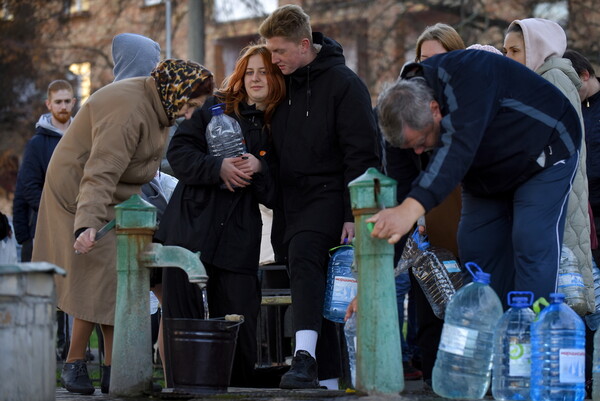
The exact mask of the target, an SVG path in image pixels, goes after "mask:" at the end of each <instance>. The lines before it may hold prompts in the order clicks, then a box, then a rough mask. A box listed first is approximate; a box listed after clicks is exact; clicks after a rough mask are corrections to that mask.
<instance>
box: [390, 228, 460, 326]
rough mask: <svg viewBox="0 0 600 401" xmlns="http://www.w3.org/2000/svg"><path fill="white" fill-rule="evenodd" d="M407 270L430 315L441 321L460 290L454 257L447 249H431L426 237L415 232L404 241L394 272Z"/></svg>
mask: <svg viewBox="0 0 600 401" xmlns="http://www.w3.org/2000/svg"><path fill="white" fill-rule="evenodd" d="M409 268H412V272H413V275H414V277H415V279H416V281H417V283H419V286H420V287H421V289H422V290H423V293H424V294H425V297H427V300H428V301H429V304H430V305H431V309H432V310H433V313H434V314H435V315H436V316H437V317H438V318H439V319H444V315H445V312H446V306H447V304H448V302H449V301H450V299H451V298H452V296H453V295H454V294H455V293H456V290H458V289H459V288H461V287H462V286H463V273H462V271H461V268H460V265H459V263H458V261H457V260H456V257H455V256H454V255H453V254H452V252H450V251H449V250H447V249H443V248H438V247H434V246H431V245H430V244H429V242H428V241H427V237H426V236H425V235H423V234H420V233H419V231H418V229H416V230H415V231H414V232H413V234H412V236H410V237H409V238H408V240H407V241H406V245H405V247H404V250H403V252H402V256H401V258H400V260H399V261H398V266H397V271H398V272H401V271H404V270H408V269H409Z"/></svg>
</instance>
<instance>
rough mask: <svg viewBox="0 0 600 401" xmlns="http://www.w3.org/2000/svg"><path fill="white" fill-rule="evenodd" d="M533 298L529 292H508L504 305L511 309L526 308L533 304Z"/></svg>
mask: <svg viewBox="0 0 600 401" xmlns="http://www.w3.org/2000/svg"><path fill="white" fill-rule="evenodd" d="M533 297H534V295H533V292H531V291H510V292H509V293H508V294H507V295H506V303H507V304H508V305H509V306H511V307H512V306H514V307H517V308H526V307H528V306H531V304H533Z"/></svg>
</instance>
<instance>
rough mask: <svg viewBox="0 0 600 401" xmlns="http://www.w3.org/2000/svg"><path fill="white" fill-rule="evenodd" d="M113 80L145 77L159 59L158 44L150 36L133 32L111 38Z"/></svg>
mask: <svg viewBox="0 0 600 401" xmlns="http://www.w3.org/2000/svg"><path fill="white" fill-rule="evenodd" d="M112 56H113V61H114V62H115V67H114V69H113V74H114V75H115V82H116V81H120V80H122V79H125V78H133V77H145V76H148V75H150V71H152V69H153V68H154V67H156V64H158V62H159V61H160V46H159V45H158V43H156V42H155V41H153V40H152V39H150V38H147V37H145V36H142V35H138V34H135V33H121V34H119V35H117V36H115V37H114V38H113V42H112Z"/></svg>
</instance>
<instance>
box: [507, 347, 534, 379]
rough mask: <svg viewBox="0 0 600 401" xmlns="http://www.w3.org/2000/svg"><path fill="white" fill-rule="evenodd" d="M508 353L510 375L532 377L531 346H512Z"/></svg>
mask: <svg viewBox="0 0 600 401" xmlns="http://www.w3.org/2000/svg"><path fill="white" fill-rule="evenodd" d="M508 353H509V355H508V357H509V359H508V375H509V376H519V377H529V376H531V344H510V347H509V349H508Z"/></svg>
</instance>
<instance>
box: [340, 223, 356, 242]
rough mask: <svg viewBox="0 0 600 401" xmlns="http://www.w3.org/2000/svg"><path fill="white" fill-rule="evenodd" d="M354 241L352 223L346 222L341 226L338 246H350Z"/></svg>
mask: <svg viewBox="0 0 600 401" xmlns="http://www.w3.org/2000/svg"><path fill="white" fill-rule="evenodd" d="M353 240H354V223H353V222H351V221H347V222H345V223H344V225H343V226H342V236H341V237H340V244H351V243H352V241H353Z"/></svg>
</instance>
